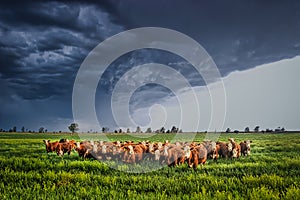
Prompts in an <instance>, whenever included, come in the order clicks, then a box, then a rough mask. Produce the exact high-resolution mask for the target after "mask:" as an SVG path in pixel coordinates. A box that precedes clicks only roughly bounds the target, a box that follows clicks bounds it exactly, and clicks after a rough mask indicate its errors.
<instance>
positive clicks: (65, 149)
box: [56, 140, 76, 156]
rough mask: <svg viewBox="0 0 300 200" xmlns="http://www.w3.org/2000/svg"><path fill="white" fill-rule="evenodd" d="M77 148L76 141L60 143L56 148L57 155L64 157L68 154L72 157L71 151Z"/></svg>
mask: <svg viewBox="0 0 300 200" xmlns="http://www.w3.org/2000/svg"><path fill="white" fill-rule="evenodd" d="M74 148H76V145H75V140H73V141H68V142H63V143H58V145H57V147H56V153H57V155H58V156H63V155H64V154H65V153H68V155H70V153H71V151H72V150H73V149H74Z"/></svg>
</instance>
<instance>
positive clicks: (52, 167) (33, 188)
mask: <svg viewBox="0 0 300 200" xmlns="http://www.w3.org/2000/svg"><path fill="white" fill-rule="evenodd" d="M204 136H205V135H204V134H197V136H196V138H195V140H196V141H201V140H202V139H203V138H204ZM173 137H174V135H172V134H158V135H155V136H153V137H151V138H150V140H151V141H157V142H158V141H164V140H166V139H169V140H172V138H173ZM230 137H234V138H236V141H238V142H240V141H242V140H245V139H250V140H252V141H253V143H252V146H251V147H252V149H251V156H250V157H241V158H239V159H237V160H231V159H227V160H225V159H220V160H219V161H218V162H215V161H212V160H208V162H207V164H206V165H205V166H204V167H203V168H202V169H201V168H200V167H199V169H198V170H197V171H196V172H195V171H194V170H193V169H190V168H188V167H187V165H182V166H179V167H175V168H174V167H164V168H162V169H160V170H157V171H153V172H149V173H138V174H137V173H126V172H123V171H120V170H116V169H112V168H110V167H108V165H107V164H105V163H102V162H99V161H97V160H82V159H81V158H79V157H78V155H77V153H74V152H73V153H72V154H71V156H67V155H65V156H64V157H63V158H60V157H58V156H57V155H56V154H55V153H50V154H47V153H46V151H45V146H44V144H43V142H42V140H43V139H50V140H52V141H54V140H58V139H60V138H68V139H76V140H80V138H79V137H78V136H76V135H73V136H71V135H58V134H27V133H26V134H21V133H19V134H16V133H0V152H1V153H0V169H1V170H0V180H1V182H0V199H167V198H168V199H300V134H298V133H283V134H222V135H221V136H220V138H219V140H220V141H227V139H228V138H230ZM81 138H82V137H81ZM86 138H91V139H93V138H94V139H98V138H99V136H98V135H92V134H91V135H87V137H86ZM108 138H109V139H111V140H121V141H124V140H130V139H132V140H134V141H141V140H143V138H140V137H129V136H128V135H125V134H124V135H110V136H108ZM137 165H138V164H137ZM118 167H119V168H120V169H122V167H128V166H118Z"/></svg>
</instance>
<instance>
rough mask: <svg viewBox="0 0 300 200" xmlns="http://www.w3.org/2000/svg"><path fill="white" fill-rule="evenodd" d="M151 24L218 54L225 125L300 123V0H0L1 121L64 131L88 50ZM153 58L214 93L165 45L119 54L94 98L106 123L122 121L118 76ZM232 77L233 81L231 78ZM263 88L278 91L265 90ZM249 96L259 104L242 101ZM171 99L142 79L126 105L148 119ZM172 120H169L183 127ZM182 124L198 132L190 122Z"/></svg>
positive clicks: (137, 117) (135, 114)
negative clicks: (116, 113) (115, 108)
mask: <svg viewBox="0 0 300 200" xmlns="http://www.w3.org/2000/svg"><path fill="white" fill-rule="evenodd" d="M149 26H150V27H164V28H169V29H173V30H176V31H180V32H182V33H184V34H186V35H188V36H190V37H191V38H193V39H194V40H196V41H197V42H199V43H200V44H201V45H202V46H203V47H204V48H205V50H206V51H207V52H208V53H209V55H210V56H211V57H212V59H213V60H214V61H215V63H216V65H217V67H218V69H219V71H220V73H221V75H222V76H223V77H224V81H225V86H226V87H228V89H226V90H228V93H227V100H228V102H227V103H228V104H227V112H228V114H227V116H226V119H225V125H224V126H225V127H224V130H225V129H226V128H227V126H230V128H232V129H243V128H244V127H245V126H250V128H251V129H252V128H254V127H253V126H254V125H260V126H261V127H262V128H272V129H274V128H276V127H277V126H284V127H285V128H286V129H293V130H294V129H300V123H299V119H298V118H297V117H296V111H298V110H299V106H298V105H297V104H298V103H297V102H299V101H295V100H293V99H296V100H297V99H299V96H298V94H299V84H297V82H296V81H295V80H296V78H297V75H299V70H297V69H298V68H299V67H300V62H299V58H298V57H296V56H298V55H299V54H300V3H299V1H297V0H295V1H292V0H291V1H279V0H278V1H277V0H272V1H260V0H256V1H255V0H254V1H214V0H213V1H193V0H191V1H178V0H164V1H161V0H160V1H158V0H152V1H140V0H129V1H126V2H125V1H121V0H110V1H98V2H97V3H95V2H94V1H57V2H55V1H49V2H45V1H27V2H23V1H20V2H16V1H7V2H5V1H4V3H1V5H0V81H1V85H0V91H1V97H0V103H1V105H2V106H1V108H0V128H4V129H9V128H12V127H13V126H17V128H18V129H20V128H21V127H22V126H25V128H28V129H31V130H37V129H38V128H39V127H41V126H43V127H45V128H47V129H48V130H50V131H58V130H67V126H68V124H70V123H71V122H72V121H73V115H72V90H73V84H74V81H75V77H76V74H77V71H78V69H79V67H80V65H81V63H82V62H83V60H84V59H85V57H86V56H87V55H88V53H89V52H90V51H91V50H92V49H93V48H94V47H96V46H97V45H98V44H99V43H101V42H102V41H104V40H105V39H107V38H109V37H110V36H113V35H115V34H117V33H120V32H122V31H125V30H129V29H132V28H139V27H149ZM154 62H156V63H161V64H165V65H168V66H169V67H171V68H173V69H175V70H177V71H179V72H180V73H181V74H182V75H183V76H184V77H186V79H187V80H188V81H189V83H190V84H191V86H192V87H193V88H194V89H195V90H196V91H198V93H197V95H198V97H201V98H200V100H201V102H204V101H208V100H207V98H208V97H206V96H201V95H202V93H201V92H200V90H201V89H199V88H203V86H205V83H204V81H203V79H202V78H201V76H199V75H197V74H196V73H195V70H194V69H193V67H192V66H191V65H190V64H189V63H188V62H187V61H186V60H184V59H182V58H180V57H178V56H176V55H173V54H171V53H168V52H165V51H160V50H149V49H142V50H138V51H133V52H130V53H128V54H126V55H123V56H121V57H120V58H118V59H117V60H115V61H114V62H113V63H112V64H111V65H110V66H109V67H108V69H107V70H106V71H105V73H104V74H103V76H102V78H101V80H100V82H99V86H98V89H97V94H96V99H95V101H96V111H97V116H98V119H99V122H100V124H101V126H108V127H110V128H111V130H112V129H115V128H116V127H117V124H116V123H115V121H114V119H113V116H112V112H111V95H112V92H113V90H114V87H115V85H116V84H117V82H118V81H119V80H120V79H121V78H122V76H123V75H124V74H126V72H127V71H128V70H130V69H132V68H133V67H134V66H137V65H141V64H146V63H154ZM285 62H287V63H289V62H292V63H293V64H287V63H285ZM278 63H279V64H278ZM279 65H280V67H278V66H279ZM258 66H259V67H258ZM288 66H290V67H288ZM297 67H298V68H297ZM246 74H249V76H248V75H246ZM280 75H283V76H282V77H281V76H280ZM246 77H251V79H250V80H249V79H247V78H246ZM290 77H292V78H290ZM229 80H232V81H231V84H230V83H226V81H229ZM229 82H230V81H229ZM233 83H235V84H233ZM266 91H272V92H270V95H267V94H269V93H266ZM245 94H249V98H247V99H251V100H253V101H252V102H253V103H251V104H250V103H245ZM277 94H278V95H277ZM183 95H186V94H183ZM233 96H234V97H235V98H233ZM250 97H251V98H250ZM254 97H255V99H252V98H254ZM173 98H174V94H172V92H171V91H170V90H169V89H168V88H166V87H162V86H158V85H153V84H152V85H151V84H150V85H146V86H143V87H140V88H139V89H138V90H137V91H136V92H135V93H134V94H133V96H132V97H131V100H130V105H129V107H130V113H131V114H132V116H133V119H135V120H136V122H137V123H139V124H141V126H147V125H149V123H150V121H149V115H148V112H149V108H152V112H153V114H155V113H161V114H162V115H164V114H163V112H165V111H163V109H165V110H168V108H170V106H171V105H176V103H174V102H175V101H173V100H172V99H173ZM204 99H205V100H204ZM162 102H164V103H165V104H163V103H162ZM267 102H271V103H270V104H269V103H267ZM166 103H168V104H166ZM159 104H160V105H164V106H165V108H161V107H160V106H159ZM187 104H188V103H187ZM153 105H154V106H153ZM183 106H184V105H183ZM200 107H201V105H200ZM258 108H259V109H258ZM239 109H241V112H240V114H239V115H238V114H237V113H238V110H239ZM257 109H258V110H257ZM254 110H255V111H256V110H257V112H254ZM150 111H151V109H150ZM154 111H155V112H154ZM242 111H243V112H242ZM251 111H252V112H251ZM144 112H146V114H145V113H144ZM176 113H177V111H176V112H175V113H174V114H173V115H174V116H175V115H176ZM298 113H299V112H298ZM150 114H151V113H150ZM177 114H178V113H177ZM258 114H259V115H258ZM277 115H281V116H282V117H281V118H278V117H276V116H277ZM205 116H206V114H203V115H201V118H199V119H200V120H201V122H203V124H205V123H207V121H209V119H210V117H209V114H208V117H207V118H206V117H205ZM156 118H159V117H156ZM236 119H238V120H236ZM169 120H170V121H168V123H167V124H165V125H166V126H170V125H171V124H174V125H176V126H179V125H177V124H175V123H177V121H176V120H175V121H172V119H169ZM281 120H282V121H281ZM157 121H160V120H157ZM159 125H161V124H158V125H155V126H159ZM79 126H80V127H79V128H81V130H82V131H85V130H90V129H91V127H89V125H87V124H79ZM153 126H154V125H153ZM167 128H170V127H167ZM181 128H183V129H184V130H189V131H192V130H190V127H189V126H188V125H185V127H181ZM207 128H208V127H207ZM211 128H212V129H213V127H211ZM201 129H206V126H203V127H202V126H201ZM195 131H196V130H195Z"/></svg>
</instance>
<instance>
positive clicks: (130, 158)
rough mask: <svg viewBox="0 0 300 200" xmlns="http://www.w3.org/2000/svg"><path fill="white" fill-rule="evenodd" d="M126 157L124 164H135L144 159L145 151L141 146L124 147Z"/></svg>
mask: <svg viewBox="0 0 300 200" xmlns="http://www.w3.org/2000/svg"><path fill="white" fill-rule="evenodd" d="M124 151H125V152H124V157H123V162H126V163H135V162H140V161H142V159H143V153H144V150H143V148H142V147H141V145H138V144H137V145H134V144H133V145H131V144H130V145H128V146H125V147H124Z"/></svg>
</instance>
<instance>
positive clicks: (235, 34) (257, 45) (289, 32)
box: [116, 0, 300, 75]
mask: <svg viewBox="0 0 300 200" xmlns="http://www.w3.org/2000/svg"><path fill="white" fill-rule="evenodd" d="M129 2H130V3H132V4H130V3H124V2H120V3H119V4H117V6H116V7H117V10H118V15H119V16H121V17H122V18H123V19H126V21H128V22H130V23H129V24H128V25H127V26H128V27H130V28H134V27H139V26H160V27H166V28H171V29H175V30H178V31H181V32H183V33H185V34H187V35H189V36H191V37H192V38H194V39H196V40H197V41H198V42H199V43H200V44H202V45H203V46H204V47H205V49H206V50H207V51H208V52H209V53H210V54H211V56H212V57H213V59H214V60H215V61H216V63H217V65H218V67H219V68H220V71H221V73H222V74H224V75H225V74H228V73H229V72H231V71H233V70H243V69H247V68H250V67H253V66H257V65H259V64H262V63H268V62H273V61H277V60H280V59H282V58H289V57H293V56H295V55H298V54H299V53H300V48H299V43H300V37H299V35H300V12H299V10H300V3H299V1H295V0H292V1H277V0H275V1H259V0H257V1H232V0H231V1H214V0H213V1H188V2H186V1H179V0H175V1H163V2H162V1H157V0H154V1H146V2H145V1H138V0H130V1H129Z"/></svg>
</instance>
